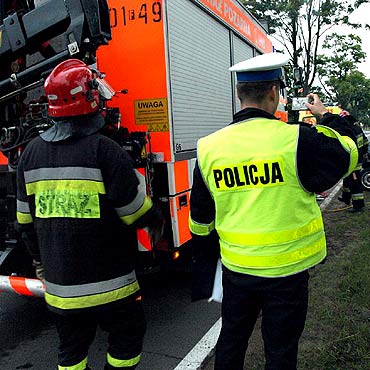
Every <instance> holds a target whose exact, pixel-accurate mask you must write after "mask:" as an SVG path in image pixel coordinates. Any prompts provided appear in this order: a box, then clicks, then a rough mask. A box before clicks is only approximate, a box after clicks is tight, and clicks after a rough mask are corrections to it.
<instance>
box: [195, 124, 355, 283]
mask: <svg viewBox="0 0 370 370" xmlns="http://www.w3.org/2000/svg"><path fill="white" fill-rule="evenodd" d="M317 129H318V131H320V132H323V133H325V134H326V135H328V136H331V137H336V138H337V139H338V140H339V141H340V142H341V144H342V145H343V147H344V148H345V149H346V150H348V152H349V153H350V156H351V164H350V166H349V167H350V168H349V171H352V170H353V168H354V167H355V165H356V163H357V158H356V156H357V150H356V147H355V144H354V142H353V141H352V140H351V139H349V138H343V137H341V136H340V135H339V134H338V133H337V132H336V131H334V130H332V129H330V128H328V127H324V126H320V127H317ZM298 132H299V126H298V125H287V124H286V123H284V122H280V121H277V120H271V119H266V118H256V119H250V120H247V121H244V122H239V123H236V124H233V125H230V126H227V127H225V128H224V129H222V130H219V131H217V132H215V133H213V134H211V135H209V136H207V137H205V138H202V139H200V140H199V141H198V162H199V167H200V170H201V172H202V174H203V178H204V180H205V182H206V184H207V185H208V188H209V190H210V192H211V194H212V196H213V199H214V201H215V206H216V219H215V228H216V230H217V232H218V235H219V237H220V247H221V258H222V263H223V264H224V265H225V266H226V267H227V268H228V269H230V270H232V271H236V272H240V273H245V274H251V275H256V276H265V277H279V276H286V275H291V274H294V273H298V272H300V271H303V270H305V269H308V268H310V267H312V266H314V265H316V264H318V263H319V262H321V261H322V260H323V259H324V258H325V256H326V241H325V234H324V227H323V221H322V216H321V211H320V208H319V206H318V205H317V202H316V197H315V194H313V193H309V192H307V191H306V190H305V189H304V188H303V187H302V185H301V184H300V182H299V179H298V175H297V163H296V152H297V142H298ZM349 173H350V172H349ZM192 223H193V222H192V221H190V228H191V230H192V232H195V233H196V230H197V229H196V227H194V228H192ZM194 225H195V224H194Z"/></svg>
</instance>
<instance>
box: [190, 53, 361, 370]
mask: <svg viewBox="0 0 370 370" xmlns="http://www.w3.org/2000/svg"><path fill="white" fill-rule="evenodd" d="M287 63H288V57H286V56H285V55H283V54H280V53H269V54H264V55H261V56H257V57H255V58H252V59H249V60H247V61H244V62H241V63H239V64H236V65H234V66H233V67H231V68H230V70H231V71H233V72H236V76H237V81H238V83H237V93H238V97H239V99H240V101H241V110H240V111H239V112H238V113H236V114H235V116H234V120H233V122H232V123H231V124H229V125H228V126H226V127H224V128H222V129H221V130H218V131H216V132H215V133H213V134H211V135H209V136H206V137H204V138H201V139H200V140H199V141H198V147H197V151H198V153H197V156H198V157H197V164H196V166H195V169H194V182H193V188H192V193H191V203H190V213H191V215H190V221H189V224H190V229H191V232H192V233H193V236H194V247H195V248H196V249H201V248H202V246H205V248H208V247H209V241H208V238H213V237H214V233H215V232H216V233H217V235H218V237H219V245H220V252H221V261H222V264H223V274H222V275H223V282H222V283H223V301H222V329H221V333H220V337H219V339H218V342H217V346H216V359H215V367H214V368H215V370H242V369H243V364H244V357H245V353H246V350H247V347H248V340H249V337H250V335H251V333H252V331H253V328H254V326H255V323H256V320H257V318H258V316H259V314H260V312H262V335H263V339H264V344H265V356H266V367H265V369H266V370H295V369H296V362H297V350H298V341H299V338H300V336H301V333H302V331H303V328H304V324H305V319H306V311H307V304H308V302H307V301H308V279H309V274H308V270H309V269H310V268H311V267H313V266H315V265H317V264H319V263H320V262H321V261H323V260H324V259H325V256H326V243H325V233H324V226H323V221H322V216H321V212H320V208H319V206H318V205H317V202H316V197H315V192H321V191H324V190H326V189H328V188H330V187H331V186H333V185H335V184H336V183H337V182H338V181H339V180H340V179H341V178H342V177H343V176H345V175H346V174H348V173H351V172H352V170H353V169H354V167H355V166H356V164H357V148H356V145H355V143H354V140H355V136H354V134H353V132H352V130H351V128H350V127H349V125H348V123H346V122H345V121H344V119H343V118H341V117H339V116H337V115H333V114H330V113H328V112H327V111H326V109H325V107H324V105H323V104H322V103H321V101H320V100H319V98H318V96H317V95H315V94H310V95H309V98H310V99H311V103H307V104H306V106H307V108H309V109H310V110H311V112H312V113H313V114H315V115H316V116H318V117H320V118H322V119H321V122H320V123H321V124H319V125H317V126H315V127H314V128H309V127H306V126H304V125H288V124H286V123H285V122H282V121H279V120H277V119H276V118H275V116H274V113H275V111H276V109H277V106H278V103H279V95H280V94H279V92H280V88H281V87H282V84H283V82H282V81H281V78H282V70H281V68H282V66H284V65H285V64H287ZM207 246H208V247H207ZM214 248H217V246H216V245H215V246H214ZM200 285H201V284H200ZM194 286H196V284H194Z"/></svg>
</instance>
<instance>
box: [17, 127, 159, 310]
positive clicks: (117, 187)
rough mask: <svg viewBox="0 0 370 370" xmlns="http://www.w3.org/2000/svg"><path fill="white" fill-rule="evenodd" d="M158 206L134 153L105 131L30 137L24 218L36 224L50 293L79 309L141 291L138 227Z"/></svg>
mask: <svg viewBox="0 0 370 370" xmlns="http://www.w3.org/2000/svg"><path fill="white" fill-rule="evenodd" d="M151 206H152V203H151V200H150V198H148V197H147V196H146V194H144V193H143V192H141V191H140V187H139V180H138V178H137V176H136V174H135V170H134V169H133V166H132V163H131V159H130V157H129V156H128V154H127V153H126V152H125V151H124V150H123V149H122V148H121V147H120V146H119V145H118V144H117V143H115V142H114V141H112V140H111V139H108V138H107V137H105V136H102V135H100V134H94V135H88V136H83V137H76V138H70V139H69V140H66V141H62V142H57V143H54V142H45V141H43V140H42V139H41V138H40V137H38V138H35V139H34V140H33V141H31V142H30V143H29V144H28V145H27V147H26V149H25V151H24V152H23V154H22V157H21V159H20V163H19V166H18V169H17V219H18V222H19V224H20V225H21V226H22V225H27V224H31V225H32V224H33V226H34V229H35V231H36V234H37V241H38V245H39V248H40V256H41V261H42V263H43V265H44V269H45V285H46V293H45V299H46V302H47V303H48V306H49V308H50V309H52V310H53V311H57V312H59V313H66V312H72V311H74V310H80V309H85V308H90V307H96V306H102V305H104V304H109V303H112V302H116V301H119V300H122V299H126V298H129V297H131V298H133V297H135V295H138V294H139V284H138V282H137V279H136V276H135V273H134V271H133V270H134V267H135V262H136V253H137V240H136V230H135V228H133V227H129V226H128V225H131V224H132V223H134V222H135V221H136V220H138V219H140V218H141V217H142V215H143V214H145V213H146V212H147V211H148V210H149V209H150V208H151Z"/></svg>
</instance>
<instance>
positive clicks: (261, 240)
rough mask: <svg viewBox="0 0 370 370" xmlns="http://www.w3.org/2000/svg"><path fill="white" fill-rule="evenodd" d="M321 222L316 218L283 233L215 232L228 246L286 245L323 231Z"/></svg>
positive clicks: (319, 218)
mask: <svg viewBox="0 0 370 370" xmlns="http://www.w3.org/2000/svg"><path fill="white" fill-rule="evenodd" d="M323 227H324V226H323V221H322V218H321V217H317V218H316V219H314V220H313V221H311V222H310V223H308V224H307V225H304V226H302V227H299V228H297V229H289V230H283V231H272V232H264V233H254V234H248V233H237V232H230V231H222V230H217V233H218V234H219V236H220V238H221V239H222V240H225V241H226V242H228V243H230V244H235V245H253V246H259V245H262V246H264V245H271V244H281V243H287V242H290V241H292V240H297V239H300V238H303V237H305V236H307V235H311V234H314V233H316V232H318V231H320V230H322V229H323Z"/></svg>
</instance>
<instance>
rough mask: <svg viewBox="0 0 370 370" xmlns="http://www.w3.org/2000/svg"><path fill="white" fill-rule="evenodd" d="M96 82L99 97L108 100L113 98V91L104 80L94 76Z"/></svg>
mask: <svg viewBox="0 0 370 370" xmlns="http://www.w3.org/2000/svg"><path fill="white" fill-rule="evenodd" d="M95 80H96V82H97V83H98V91H99V94H100V95H101V97H102V98H103V99H105V100H110V99H112V98H113V96H114V94H115V91H114V89H113V87H112V86H111V85H109V83H108V82H106V81H104V80H103V79H101V78H99V77H98V78H96V79H95Z"/></svg>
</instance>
